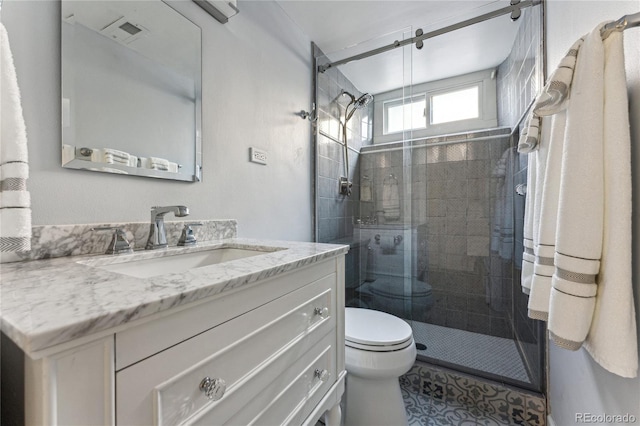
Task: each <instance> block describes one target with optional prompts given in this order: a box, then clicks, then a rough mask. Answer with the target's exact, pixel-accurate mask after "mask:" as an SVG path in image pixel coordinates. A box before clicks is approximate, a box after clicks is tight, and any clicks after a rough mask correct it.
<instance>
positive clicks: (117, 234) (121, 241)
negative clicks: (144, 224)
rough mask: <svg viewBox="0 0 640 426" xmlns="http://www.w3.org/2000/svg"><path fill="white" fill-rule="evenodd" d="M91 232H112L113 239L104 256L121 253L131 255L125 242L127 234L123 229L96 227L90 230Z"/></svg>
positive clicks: (129, 248)
mask: <svg viewBox="0 0 640 426" xmlns="http://www.w3.org/2000/svg"><path fill="white" fill-rule="evenodd" d="M91 230H92V231H113V238H111V242H110V243H109V247H107V251H106V252H105V254H121V253H133V249H132V248H131V245H129V241H128V240H127V234H126V233H125V232H124V228H122V227H119V226H97V227H95V228H91Z"/></svg>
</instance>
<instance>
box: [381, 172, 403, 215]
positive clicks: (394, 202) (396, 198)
mask: <svg viewBox="0 0 640 426" xmlns="http://www.w3.org/2000/svg"><path fill="white" fill-rule="evenodd" d="M382 210H383V211H384V218H385V219H387V220H398V219H400V194H399V191H398V180H397V179H396V178H395V177H394V176H393V175H390V176H388V177H386V178H385V179H384V181H383V182H382Z"/></svg>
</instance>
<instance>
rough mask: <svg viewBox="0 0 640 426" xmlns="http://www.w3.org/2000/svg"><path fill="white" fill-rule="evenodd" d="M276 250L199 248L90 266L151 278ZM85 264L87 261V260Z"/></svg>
mask: <svg viewBox="0 0 640 426" xmlns="http://www.w3.org/2000/svg"><path fill="white" fill-rule="evenodd" d="M278 250H280V249H276V250H271V251H265V250H264V249H261V250H256V249H251V248H237V247H216V248H212V249H209V250H201V251H197V252H191V253H180V254H169V253H167V255H165V256H162V257H153V258H150V259H144V258H143V259H131V260H125V261H123V262H119V263H111V264H106V265H97V264H94V265H92V266H95V267H97V268H100V269H104V270H107V271H111V272H117V273H119V274H124V275H129V276H132V277H137V278H151V277H156V276H159V275H167V274H175V273H180V272H186V271H190V270H192V269H196V268H202V267H204V266H209V265H217V264H220V263H224V262H229V261H232V260H238V259H244V258H246V257H252V256H258V255H261V254H267V253H270V252H272V251H278ZM83 263H85V262H83ZM85 264H89V263H88V262H87V263H85Z"/></svg>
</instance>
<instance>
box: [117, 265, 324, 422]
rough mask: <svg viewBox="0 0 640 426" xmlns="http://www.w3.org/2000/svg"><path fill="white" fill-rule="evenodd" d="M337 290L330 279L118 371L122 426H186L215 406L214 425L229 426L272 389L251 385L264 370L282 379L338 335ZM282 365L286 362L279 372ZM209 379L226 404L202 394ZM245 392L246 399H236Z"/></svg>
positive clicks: (314, 283) (262, 385)
mask: <svg viewBox="0 0 640 426" xmlns="http://www.w3.org/2000/svg"><path fill="white" fill-rule="evenodd" d="M335 285H336V275H335V274H331V275H329V276H326V277H324V278H322V279H320V280H318V281H315V282H313V283H311V284H309V285H307V286H305V287H302V288H300V289H298V290H296V291H294V292H291V293H289V294H287V295H285V296H283V297H281V298H279V299H276V300H274V301H272V302H270V303H268V304H266V305H263V306H261V307H259V308H257V309H254V310H252V311H249V312H247V313H246V314H244V315H241V316H239V317H236V318H234V319H233V320H230V321H227V322H225V323H223V324H221V325H220V326H218V327H215V328H213V329H210V330H208V331H206V332H204V333H201V334H199V335H197V336H195V337H193V338H191V339H189V340H186V341H184V342H182V343H180V344H178V345H176V346H173V347H171V348H169V349H167V350H165V351H163V352H160V353H159V354H157V355H154V356H152V357H150V358H148V359H146V360H143V361H141V362H139V363H137V364H134V365H132V366H130V367H128V368H125V369H123V370H121V371H120V372H118V373H117V374H116V392H117V394H116V400H117V421H118V424H120V425H122V424H151V423H152V422H153V423H155V424H162V425H169V424H181V423H184V422H185V421H187V419H189V418H190V417H191V416H193V415H194V414H195V413H197V412H199V411H200V410H202V409H203V408H204V407H207V409H213V408H214V407H216V409H215V410H214V411H215V414H216V419H217V420H216V422H215V423H216V424H221V423H224V422H226V421H227V419H228V418H230V417H231V416H232V415H234V414H235V413H236V412H238V411H240V410H243V409H244V407H245V406H246V405H247V401H249V400H250V398H253V397H255V396H256V395H258V394H259V393H260V391H261V389H262V387H264V386H267V385H268V381H267V382H265V380H258V381H256V383H257V384H254V383H253V381H254V380H257V379H256V377H259V376H261V374H262V376H264V374H266V373H262V372H268V373H269V374H276V377H277V375H278V374H281V373H282V372H284V371H285V370H286V369H287V368H288V367H289V366H290V365H291V363H292V362H294V360H295V359H298V358H299V357H300V355H301V354H304V353H306V352H307V351H309V349H310V348H311V347H312V346H313V345H314V344H315V343H316V342H318V341H319V340H320V339H321V338H322V337H323V336H325V335H327V333H329V332H331V331H332V330H335V327H336V320H335V315H334V313H335V310H336V295H335V291H334V290H333V289H334V288H335ZM212 308H213V309H215V306H213V305H212ZM316 308H319V309H320V314H319V313H316V312H315V311H316ZM323 308H328V312H326V313H323V312H322V309H323ZM334 336H335V334H334ZM333 339H334V341H335V337H334V338H333ZM280 359H282V360H284V362H282V365H281V366H280V367H279V368H275V367H274V365H276V364H277V363H276V361H277V360H280ZM277 365H279V364H277ZM332 374H333V375H334V377H335V372H332ZM207 376H208V377H211V378H212V379H213V378H221V379H223V380H224V381H225V382H226V392H225V396H224V397H223V398H222V399H220V400H218V401H210V400H208V399H207V397H206V396H205V395H204V393H203V392H201V391H200V389H199V385H200V382H201V381H202V379H203V378H205V377H207ZM265 377H266V376H265ZM263 382H264V383H263ZM245 387H246V388H247V389H248V391H246V392H248V393H249V394H250V395H249V396H246V397H243V398H242V399H237V398H231V396H232V395H233V394H234V393H236V392H238V391H239V390H240V389H242V388H245ZM251 395H253V396H251ZM152 396H153V397H152ZM209 406H210V407H209ZM218 407H219V409H218Z"/></svg>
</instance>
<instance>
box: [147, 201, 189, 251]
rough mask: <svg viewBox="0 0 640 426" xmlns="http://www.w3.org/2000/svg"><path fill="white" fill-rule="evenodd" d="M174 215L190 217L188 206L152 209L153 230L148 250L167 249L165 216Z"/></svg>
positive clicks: (150, 233) (151, 229)
mask: <svg viewBox="0 0 640 426" xmlns="http://www.w3.org/2000/svg"><path fill="white" fill-rule="evenodd" d="M167 213H173V214H174V215H175V216H176V217H184V216H189V209H188V208H187V207H186V206H166V207H160V206H156V207H151V228H150V229H149V239H148V240H147V246H146V249H147V250H155V249H159V248H165V247H167V245H168V244H167V233H166V231H165V229H164V215H165V214H167Z"/></svg>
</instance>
